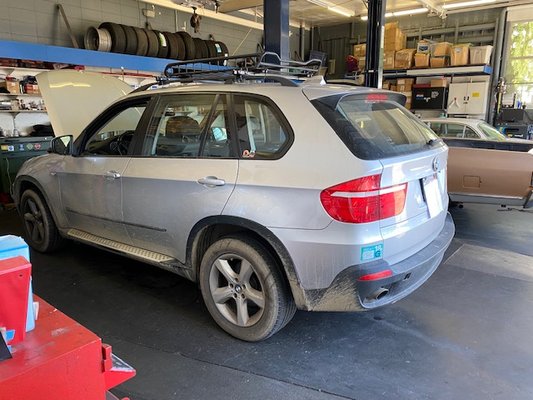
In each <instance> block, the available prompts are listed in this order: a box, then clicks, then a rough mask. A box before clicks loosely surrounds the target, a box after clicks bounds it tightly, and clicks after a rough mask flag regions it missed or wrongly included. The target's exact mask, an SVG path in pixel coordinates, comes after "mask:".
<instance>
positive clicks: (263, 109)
mask: <svg viewBox="0 0 533 400" xmlns="http://www.w3.org/2000/svg"><path fill="white" fill-rule="evenodd" d="M235 117H236V120H237V137H238V139H239V146H240V152H241V157H242V158H258V159H269V158H277V157H279V155H280V154H281V153H282V152H283V151H284V150H285V148H286V144H288V142H289V140H290V137H289V134H288V132H287V129H286V125H285V124H284V123H283V121H282V120H281V118H280V115H279V111H277V110H276V109H274V107H273V106H272V105H270V104H268V103H267V102H265V101H262V100H261V99H258V98H255V97H246V96H235Z"/></svg>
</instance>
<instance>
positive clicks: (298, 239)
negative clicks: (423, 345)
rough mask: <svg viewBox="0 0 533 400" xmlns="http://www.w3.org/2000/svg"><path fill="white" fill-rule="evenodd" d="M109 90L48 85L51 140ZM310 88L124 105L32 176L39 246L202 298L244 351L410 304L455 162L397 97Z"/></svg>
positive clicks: (245, 86) (52, 79)
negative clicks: (167, 279) (153, 276)
mask: <svg viewBox="0 0 533 400" xmlns="http://www.w3.org/2000/svg"><path fill="white" fill-rule="evenodd" d="M69 74H70V75H69ZM102 79H103V80H104V81H105V82H104V87H105V88H102V87H101V86H98V84H97V83H96V81H98V80H102ZM109 79H110V78H109V77H103V78H102V76H100V75H99V76H96V74H95V75H94V76H93V75H91V74H89V73H79V72H73V71H64V72H55V73H54V72H51V73H48V74H47V75H46V76H41V77H40V78H39V82H40V85H41V89H42V91H43V94H45V95H47V99H46V103H47V107H48V109H49V111H50V115H51V117H52V122H53V123H54V121H55V123H56V124H57V126H63V127H65V126H68V124H67V122H68V121H67V120H69V121H76V120H79V119H83V114H84V113H85V111H87V110H86V109H85V107H86V106H82V105H81V104H82V103H83V102H85V103H83V104H96V103H98V105H101V103H100V102H98V100H97V98H96V97H93V95H94V93H100V94H102V91H109V90H111V89H110V86H112V85H110V84H109ZM76 80H80V81H83V82H84V83H83V84H82V83H80V84H76V83H75V82H76ZM87 81H90V82H89V83H87ZM93 81H94V82H93ZM311 81H312V80H311ZM311 81H310V82H308V83H303V84H301V85H294V84H287V85H285V84H279V83H261V84H256V83H234V84H225V85H224V84H217V83H212V84H183V85H178V86H176V87H169V88H162V89H155V90H147V91H141V92H138V93H133V94H129V95H127V96H125V97H123V98H122V99H120V100H118V101H116V102H114V103H113V104H112V105H111V106H109V107H108V108H106V109H105V110H104V111H103V112H101V114H100V115H99V116H98V117H97V118H96V119H94V120H93V121H92V122H90V123H89V124H88V126H87V127H86V128H85V129H83V130H82V131H79V132H74V133H75V134H76V135H77V137H76V138H75V140H73V137H72V136H61V137H57V138H55V139H54V140H53V142H52V147H51V148H52V150H51V154H48V155H45V156H41V157H37V158H34V159H32V160H30V161H28V162H27V163H26V164H24V166H23V168H22V169H21V170H20V172H19V174H18V176H17V179H16V182H15V187H14V198H15V200H16V202H17V205H18V209H19V211H20V215H21V216H22V219H23V222H24V226H25V229H26V236H27V239H28V242H29V244H30V245H31V246H32V247H33V248H34V249H35V250H37V251H41V252H49V251H52V250H55V249H57V248H58V247H59V245H60V244H61V242H63V241H64V239H65V238H66V239H72V240H76V241H81V242H84V243H87V244H90V245H94V246H98V247H101V248H104V249H108V250H111V251H113V252H119V253H121V254H123V255H125V256H128V257H132V258H135V259H138V260H142V261H145V262H147V263H150V264H153V265H156V266H158V267H161V268H164V269H166V270H169V271H172V272H174V273H177V274H179V275H182V276H184V277H186V278H188V279H190V280H192V281H195V282H198V283H199V286H200V289H201V292H202V295H203V298H204V301H205V304H206V306H207V308H208V310H209V312H210V313H211V315H212V317H213V319H214V320H215V321H216V323H217V324H218V325H219V326H220V327H221V328H222V329H224V330H225V331H226V332H228V333H229V334H231V335H233V336H235V337H237V338H239V339H243V340H247V341H258V340H262V339H265V338H268V337H269V336H271V335H273V334H274V333H275V332H277V331H278V330H279V329H281V328H282V327H283V326H285V325H286V324H287V323H288V322H289V321H290V320H291V318H292V317H293V315H294V313H295V311H296V309H297V308H298V309H302V310H309V311H364V310H369V309H374V308H376V307H380V306H383V305H386V304H390V303H393V302H396V301H397V300H399V299H401V298H403V297H405V296H407V295H408V294H410V293H411V292H413V291H414V290H415V289H416V288H418V287H419V286H420V285H422V284H423V283H424V282H425V281H426V280H427V279H428V278H429V277H430V276H431V274H432V273H433V272H434V271H435V269H436V268H437V266H438V265H439V264H440V262H441V260H442V257H443V253H444V251H445V250H446V248H447V247H448V246H449V244H450V241H451V240H452V237H453V234H454V225H453V222H452V219H451V217H450V215H449V214H448V213H447V202H448V197H447V194H446V158H447V147H446V146H445V145H444V144H443V143H442V141H440V140H439V139H438V138H437V137H436V136H435V135H434V133H432V131H431V130H430V129H429V128H427V127H426V126H425V125H424V124H423V123H421V122H419V121H418V120H417V118H415V117H414V116H412V115H411V114H410V113H409V111H407V110H406V109H404V108H403V107H402V106H401V105H400V104H399V102H401V101H402V98H400V97H396V96H397V94H394V93H391V92H387V91H381V90H375V89H368V88H350V87H348V86H343V85H338V86H335V85H329V84H320V83H314V82H311ZM65 82H67V83H65ZM73 82H74V83H73ZM45 83H47V84H45ZM58 88H63V89H68V90H70V92H68V94H65V93H61V95H59V92H57V89H58ZM95 88H98V90H96V91H95V90H93V91H92V92H89V91H88V90H89V89H95ZM84 90H87V92H84ZM89 93H91V94H89ZM50 94H51V95H50ZM54 95H55V100H56V101H54ZM57 100H59V101H57ZM69 103H70V104H69ZM56 104H59V105H56ZM69 106H71V108H72V107H73V108H72V110H73V111H68V107H69ZM54 107H55V111H54V110H53V108H54ZM87 107H88V106H87ZM75 110H78V112H76V111H75ZM61 123H62V124H63V125H61ZM70 126H72V125H70ZM71 129H72V130H73V131H76V129H74V128H71Z"/></svg>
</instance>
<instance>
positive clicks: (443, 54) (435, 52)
mask: <svg viewBox="0 0 533 400" xmlns="http://www.w3.org/2000/svg"><path fill="white" fill-rule="evenodd" d="M451 55H452V44H451V43H448V42H440V43H435V44H434V45H433V47H432V52H431V58H430V60H431V62H430V64H431V68H442V67H447V66H449V65H450V57H451Z"/></svg>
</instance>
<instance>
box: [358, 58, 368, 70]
mask: <svg viewBox="0 0 533 400" xmlns="http://www.w3.org/2000/svg"><path fill="white" fill-rule="evenodd" d="M357 65H358V66H359V71H364V70H365V66H366V57H364V56H363V57H357Z"/></svg>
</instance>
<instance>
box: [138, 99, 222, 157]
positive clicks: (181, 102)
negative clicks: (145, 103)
mask: <svg viewBox="0 0 533 400" xmlns="http://www.w3.org/2000/svg"><path fill="white" fill-rule="evenodd" d="M226 121H227V107H226V101H225V95H216V94H194V95H191V94H183V95H178V96H164V97H162V100H161V103H160V106H159V107H158V109H157V111H156V112H155V115H154V117H153V118H152V121H151V123H150V129H149V130H150V132H152V133H151V135H148V136H147V138H146V141H145V144H144V149H143V154H146V155H150V156H161V157H199V156H200V155H202V156H207V157H229V156H230V155H231V143H230V138H229V135H228V129H227V124H226ZM204 132H207V135H204Z"/></svg>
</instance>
